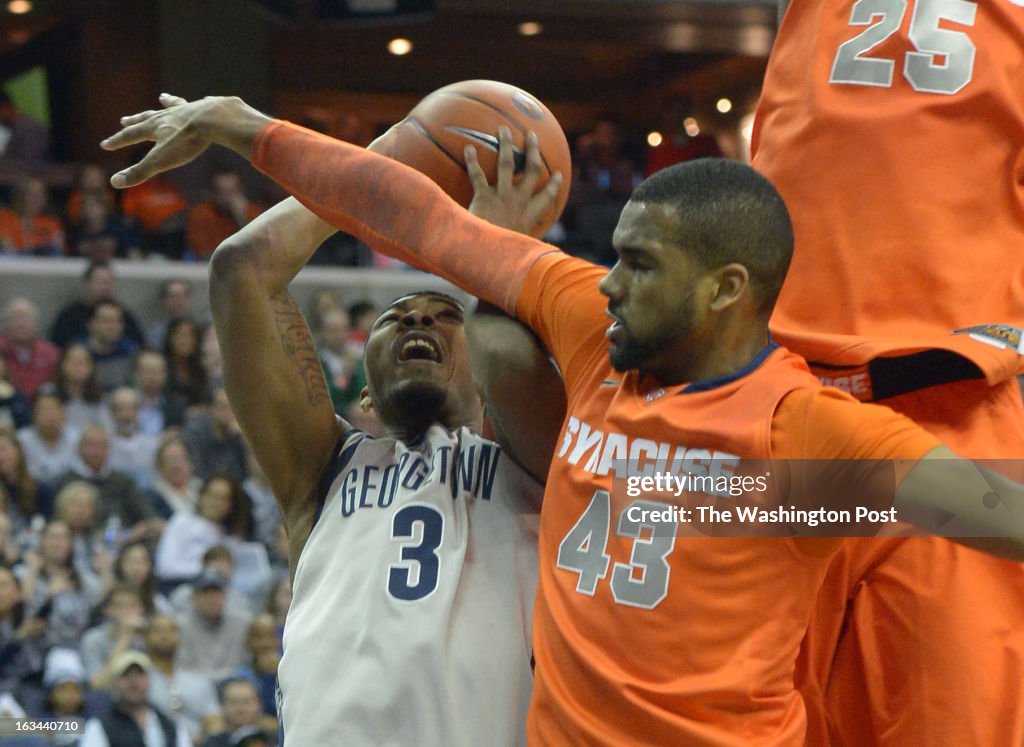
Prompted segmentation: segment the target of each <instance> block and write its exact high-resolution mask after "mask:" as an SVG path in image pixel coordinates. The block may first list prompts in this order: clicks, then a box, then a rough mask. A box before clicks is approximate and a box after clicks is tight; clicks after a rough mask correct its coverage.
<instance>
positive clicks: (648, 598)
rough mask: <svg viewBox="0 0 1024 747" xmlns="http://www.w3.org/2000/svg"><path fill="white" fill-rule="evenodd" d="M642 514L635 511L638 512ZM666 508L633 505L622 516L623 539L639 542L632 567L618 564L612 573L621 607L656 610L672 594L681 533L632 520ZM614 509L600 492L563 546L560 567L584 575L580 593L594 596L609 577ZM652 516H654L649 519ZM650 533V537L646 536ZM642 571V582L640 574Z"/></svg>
mask: <svg viewBox="0 0 1024 747" xmlns="http://www.w3.org/2000/svg"><path fill="white" fill-rule="evenodd" d="M634 507H635V508H638V509H640V510H639V511H630V509H632V508H634ZM664 508H665V506H664V505H663V504H658V503H651V502H650V501H633V502H632V503H630V504H629V505H628V506H627V507H626V508H625V509H624V510H623V511H622V513H621V514H619V526H618V529H617V531H616V534H618V535H619V536H621V537H632V538H633V550H632V553H631V554H630V558H629V563H616V564H615V566H614V568H613V569H612V580H611V591H612V597H614V599H615V601H616V603H618V604H625V605H628V606H630V607H641V608H643V609H648V610H651V609H654V608H655V607H657V606H658V604H660V603H661V600H662V599H664V598H665V597H666V596H667V595H668V581H669V575H670V573H671V571H672V568H671V567H670V566H669V564H668V560H667V558H668V555H669V553H671V552H672V549H673V548H674V547H675V545H676V528H675V525H674V524H670V523H668V522H650V521H634V520H633V519H630V516H631V515H634V516H641V515H642V514H641V511H657V510H660V509H664ZM610 514H611V505H610V501H609V498H608V491H607V490H598V491H597V492H595V493H594V497H593V498H591V499H590V505H589V506H587V510H586V511H584V512H583V515H582V516H580V518H579V520H578V521H577V522H576V524H575V526H573V528H572V529H570V530H569V533H568V534H567V535H565V539H563V540H562V543H561V544H560V545H559V546H558V564H557V565H558V567H559V568H562V569H563V570H567V571H575V572H576V573H578V574H579V580H578V581H577V582H576V591H578V592H579V593H580V594H586V595H587V596H594V592H595V591H597V583H598V581H600V580H601V579H603V578H604V577H605V576H607V575H608V564H609V563H610V562H611V557H610V556H609V555H608V554H607V553H606V552H605V550H606V549H607V547H608V531H609V523H610V522H609V519H610ZM648 515H649V514H648ZM644 529H647V530H649V536H647V537H645V536H644V531H643V530H644ZM637 571H639V574H640V576H639V578H636V577H634V573H635V572H637Z"/></svg>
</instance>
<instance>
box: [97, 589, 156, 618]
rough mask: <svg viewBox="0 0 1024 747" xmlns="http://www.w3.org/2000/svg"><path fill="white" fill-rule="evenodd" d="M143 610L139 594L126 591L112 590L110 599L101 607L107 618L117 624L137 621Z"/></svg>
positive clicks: (143, 612)
mask: <svg viewBox="0 0 1024 747" xmlns="http://www.w3.org/2000/svg"><path fill="white" fill-rule="evenodd" d="M145 611H146V610H145V608H144V607H143V606H142V601H141V600H140V599H139V595H138V594H135V593H134V592H128V591H116V592H113V593H112V594H111V597H110V601H109V602H107V605H106V607H104V608H103V612H104V613H105V614H106V616H107V619H108V620H111V621H112V622H115V623H118V624H119V625H129V624H131V623H134V622H137V621H138V620H139V619H140V618H141V617H142V616H143V614H145Z"/></svg>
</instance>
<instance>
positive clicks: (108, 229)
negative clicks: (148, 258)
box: [68, 194, 142, 262]
mask: <svg viewBox="0 0 1024 747" xmlns="http://www.w3.org/2000/svg"><path fill="white" fill-rule="evenodd" d="M70 228H71V236H70V239H69V241H68V246H69V251H68V254H69V255H70V256H72V257H85V258H86V259H88V260H89V261H91V262H106V261H109V260H112V259H125V258H132V259H138V258H140V257H141V256H142V250H141V249H140V248H139V238H138V236H137V235H136V234H135V232H134V231H133V230H132V229H130V228H129V227H128V226H127V225H125V223H124V221H122V220H121V216H120V215H119V214H118V213H117V211H116V210H115V209H114V207H113V205H111V204H110V203H109V202H107V200H106V199H104V198H103V197H102V196H100V195H94V194H87V195H85V196H83V197H82V205H81V209H80V212H79V218H78V220H76V221H75V222H74V223H72V224H71V225H70Z"/></svg>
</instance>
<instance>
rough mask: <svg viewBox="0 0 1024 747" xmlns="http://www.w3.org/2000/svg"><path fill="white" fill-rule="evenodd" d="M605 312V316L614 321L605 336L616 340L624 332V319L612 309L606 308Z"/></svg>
mask: <svg viewBox="0 0 1024 747" xmlns="http://www.w3.org/2000/svg"><path fill="white" fill-rule="evenodd" d="M604 313H605V316H607V317H608V318H609V319H611V320H612V323H611V324H610V325H608V329H607V330H605V333H604V334H605V337H607V338H608V339H609V340H614V339H615V338H617V337H618V336H619V335H620V334H621V333H622V329H623V324H622V320H621V319H620V318H619V317H618V316H616V315H615V314H614V313H612V312H611V311H610V310H606V311H605V312H604Z"/></svg>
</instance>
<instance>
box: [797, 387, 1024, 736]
mask: <svg viewBox="0 0 1024 747" xmlns="http://www.w3.org/2000/svg"><path fill="white" fill-rule="evenodd" d="M881 404H885V405H888V406H890V407H892V408H893V409H894V410H897V411H899V412H901V413H903V414H905V415H907V416H908V417H911V418H913V419H914V420H915V421H916V422H918V423H919V424H920V425H922V426H924V427H925V428H927V429H928V430H929V431H931V432H932V433H934V434H935V435H937V436H938V437H939V438H941V439H942V440H943V441H944V442H945V443H946V444H947V445H948V446H949V447H950V448H952V449H953V450H954V451H955V452H957V453H958V454H960V455H962V456H965V457H971V458H992V459H999V458H1005V459H1011V458H1015V459H1021V460H1022V462H1024V406H1022V403H1021V393H1020V389H1019V388H1018V385H1017V382H1016V381H1015V380H1013V379H1010V380H1008V381H1006V382H1003V383H1001V384H999V385H997V386H995V387H989V386H988V385H987V384H986V383H985V382H983V381H967V382H957V383H953V384H945V385H942V386H936V387H930V388H928V389H924V390H920V391H917V392H912V393H910V394H905V395H901V396H899V397H895V398H892V399H889V400H885V401H883V402H882V403H881ZM1014 477H1015V478H1016V479H1018V480H1020V479H1022V477H1024V475H1021V474H1017V475H1014ZM797 686H798V688H800V690H801V692H802V693H803V694H804V697H805V700H806V702H807V709H808V721H809V724H808V739H807V744H808V745H811V746H812V747H818V746H819V745H834V746H835V747H846V746H847V745H848V746H849V747H854V746H856V747H867V746H869V745H887V746H894V745H900V746H904V745H905V746H906V747H911V746H913V747H920V746H921V745H928V746H929V747H930V746H931V745H955V746H956V747H971V746H977V747H1001V746H1002V745H1022V744H1024V565H1020V564H1017V563H1011V562H1008V561H1002V560H997V559H995V558H991V557H989V556H987V555H984V554H982V553H980V552H976V551H974V550H970V549H967V548H965V547H963V546H960V545H956V544H954V543H952V542H950V541H948V540H944V539H931V538H915V539H874V540H872V539H863V540H849V541H847V542H846V543H845V545H844V548H843V549H842V550H841V551H840V554H839V556H838V557H837V558H836V560H835V562H834V563H833V564H832V566H831V568H830V569H829V573H828V575H827V576H826V579H825V583H824V584H823V586H822V589H821V592H820V595H819V598H818V601H817V603H816V607H815V611H814V616H813V618H812V621H811V626H810V628H809V630H808V633H807V636H806V638H805V640H804V645H803V649H802V651H801V655H800V660H799V661H798V673H797Z"/></svg>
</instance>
